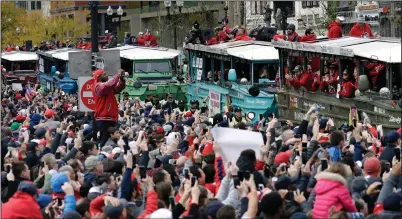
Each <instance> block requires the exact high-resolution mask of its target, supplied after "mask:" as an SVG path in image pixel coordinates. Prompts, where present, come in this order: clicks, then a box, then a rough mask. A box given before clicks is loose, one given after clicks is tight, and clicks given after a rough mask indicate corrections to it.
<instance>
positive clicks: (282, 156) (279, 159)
mask: <svg viewBox="0 0 402 219" xmlns="http://www.w3.org/2000/svg"><path fill="white" fill-rule="evenodd" d="M291 155H292V151H291V150H289V151H286V152H280V153H278V154H277V155H276V156H275V159H274V163H275V164H278V165H279V164H281V163H287V162H289V158H290V156H291Z"/></svg>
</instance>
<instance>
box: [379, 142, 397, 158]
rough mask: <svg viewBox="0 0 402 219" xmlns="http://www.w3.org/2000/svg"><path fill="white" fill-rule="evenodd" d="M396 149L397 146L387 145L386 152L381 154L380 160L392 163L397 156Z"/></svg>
mask: <svg viewBox="0 0 402 219" xmlns="http://www.w3.org/2000/svg"><path fill="white" fill-rule="evenodd" d="M394 149H395V145H392V144H387V146H385V148H384V150H383V151H382V152H381V155H380V160H385V161H388V162H389V163H392V158H394V156H395V151H394Z"/></svg>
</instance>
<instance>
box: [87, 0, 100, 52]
mask: <svg viewBox="0 0 402 219" xmlns="http://www.w3.org/2000/svg"><path fill="white" fill-rule="evenodd" d="M98 5H99V1H90V2H89V6H90V7H91V44H92V53H98V52H99V42H98V40H99V39H98V38H99V36H98V34H99V27H98V23H99V22H98Z"/></svg>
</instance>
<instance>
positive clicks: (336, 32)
mask: <svg viewBox="0 0 402 219" xmlns="http://www.w3.org/2000/svg"><path fill="white" fill-rule="evenodd" d="M340 37H342V28H341V25H340V24H338V23H336V22H335V21H331V23H330V24H329V27H328V38H329V39H334V38H340Z"/></svg>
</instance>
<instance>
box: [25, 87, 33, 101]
mask: <svg viewBox="0 0 402 219" xmlns="http://www.w3.org/2000/svg"><path fill="white" fill-rule="evenodd" d="M31 92H32V89H31V88H30V87H28V88H27V89H25V99H27V101H31Z"/></svg>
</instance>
